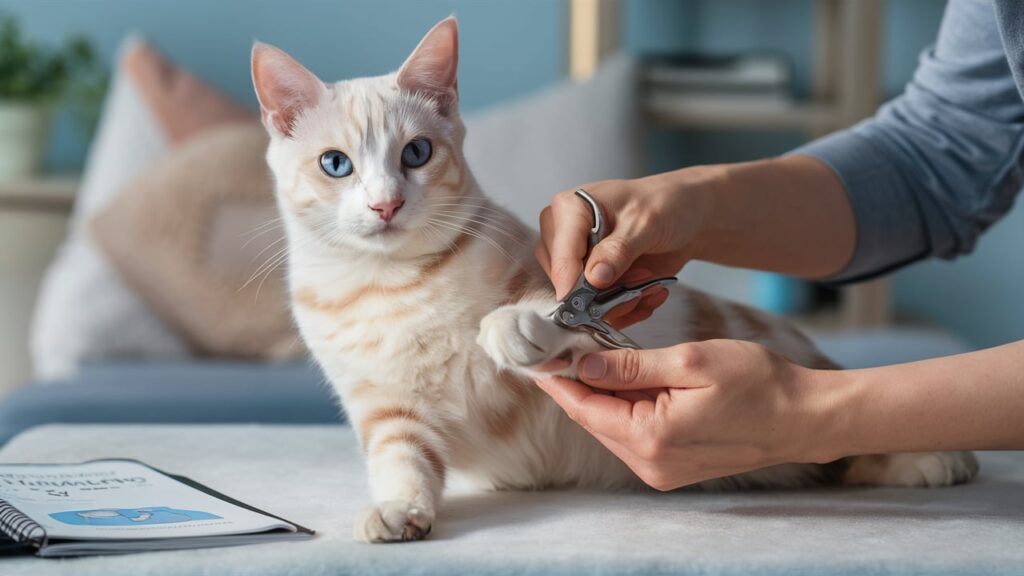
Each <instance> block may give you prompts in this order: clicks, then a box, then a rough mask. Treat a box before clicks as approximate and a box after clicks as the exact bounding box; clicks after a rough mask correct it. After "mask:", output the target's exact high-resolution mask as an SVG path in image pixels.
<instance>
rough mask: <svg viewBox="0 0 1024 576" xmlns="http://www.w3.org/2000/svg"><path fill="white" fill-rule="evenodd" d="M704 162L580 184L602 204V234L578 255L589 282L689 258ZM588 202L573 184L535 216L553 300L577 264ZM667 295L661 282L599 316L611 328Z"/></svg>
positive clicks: (652, 273)
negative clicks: (648, 174)
mask: <svg viewBox="0 0 1024 576" xmlns="http://www.w3.org/2000/svg"><path fill="white" fill-rule="evenodd" d="M709 170H711V169H710V168H703V167H697V168H688V169H684V170H680V171H677V172H675V173H671V176H672V177H671V178H666V177H664V175H659V176H652V177H648V178H640V179H636V180H605V181H603V182H594V183H591V184H587V185H585V186H583V188H584V189H585V190H586V191H587V192H588V193H590V195H591V196H593V197H594V198H595V199H596V200H597V202H598V204H600V206H601V208H602V209H603V211H604V216H605V220H606V225H607V228H608V230H609V233H608V235H607V236H606V237H605V238H604V239H603V240H602V241H601V242H599V243H598V244H597V246H595V247H594V249H593V250H592V252H591V254H590V257H589V258H588V259H587V261H586V263H585V264H586V275H587V280H588V281H589V282H590V283H591V284H593V285H594V286H595V287H597V288H607V287H609V286H611V285H613V284H614V283H615V282H616V281H619V280H621V281H623V282H628V283H635V282H642V281H645V280H649V279H652V278H656V277H659V276H672V275H674V274H676V273H677V272H679V270H680V269H681V268H682V267H683V265H684V264H685V263H686V262H687V261H688V260H690V259H691V258H693V255H694V251H695V242H694V239H695V237H696V236H697V233H698V231H699V229H700V227H701V223H702V220H703V217H704V210H705V209H704V200H703V193H702V191H703V189H704V188H706V187H707V183H708V182H709V181H710V180H711V179H710V178H709V177H708V175H707V174H706V172H707V171H709ZM592 225H593V221H592V215H591V212H590V208H589V207H588V206H587V204H586V203H585V202H583V201H582V200H580V199H579V198H578V197H577V196H576V195H575V188H573V189H572V190H566V191H563V192H559V193H558V194H556V195H555V197H554V198H553V199H552V201H551V205H550V206H548V207H547V208H545V209H544V210H543V211H542V212H541V215H540V230H541V240H540V242H539V243H538V245H537V251H536V256H537V260H538V261H539V262H540V264H541V266H542V267H543V268H544V271H545V272H547V274H548V276H549V277H550V278H551V281H552V283H553V284H554V286H555V295H556V297H557V298H558V299H559V300H561V299H562V298H564V297H565V296H566V295H567V294H568V293H569V291H570V290H571V289H572V287H573V284H574V283H575V282H576V279H577V278H578V277H579V275H580V272H582V271H583V269H584V260H583V259H584V256H586V253H587V237H588V235H589V232H590V228H591V226H592ZM667 297H668V291H667V290H666V289H665V288H661V287H659V288H655V289H652V290H649V291H648V293H647V294H645V295H644V296H643V297H642V298H639V299H636V300H633V301H632V302H630V303H627V304H624V305H622V306H620V307H618V308H617V309H616V310H614V311H612V312H611V313H609V314H608V315H607V316H606V317H605V319H606V320H608V321H609V322H611V323H612V324H614V325H616V326H617V327H620V328H621V327H623V326H628V325H629V324H633V323H635V322H639V321H640V320H643V319H645V318H647V317H648V316H650V315H651V313H652V312H653V311H654V310H655V309H656V308H657V307H658V306H660V305H661V304H662V303H664V302H665V300H666V298H667Z"/></svg>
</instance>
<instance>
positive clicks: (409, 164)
mask: <svg viewBox="0 0 1024 576" xmlns="http://www.w3.org/2000/svg"><path fill="white" fill-rule="evenodd" d="M433 153H434V149H433V147H432V146H431V145H430V140H427V139H426V138H417V139H415V140H413V141H411V142H409V143H408V144H406V145H405V148H403V149H402V166H405V167H406V168H419V167H420V166H423V165H424V164H426V163H427V161H428V160H430V155H431V154H433Z"/></svg>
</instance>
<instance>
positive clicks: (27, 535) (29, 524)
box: [0, 499, 46, 548]
mask: <svg viewBox="0 0 1024 576" xmlns="http://www.w3.org/2000/svg"><path fill="white" fill-rule="evenodd" d="M0 532H3V533H4V534H6V535H7V536H8V537H9V538H10V539H11V540H14V541H15V542H17V543H18V544H21V545H23V546H33V547H35V548H41V547H43V546H45V545H46V529H45V528H43V527H42V526H40V525H39V524H38V523H37V522H36V521H35V520H33V519H31V518H29V517H28V516H26V515H25V514H22V512H21V510H18V509H17V508H15V507H14V506H12V505H11V504H10V503H9V502H7V501H6V500H2V499H0Z"/></svg>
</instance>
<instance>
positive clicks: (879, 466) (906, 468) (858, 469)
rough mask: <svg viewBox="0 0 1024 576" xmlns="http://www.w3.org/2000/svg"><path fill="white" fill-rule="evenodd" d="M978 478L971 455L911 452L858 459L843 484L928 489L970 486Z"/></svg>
mask: <svg viewBox="0 0 1024 576" xmlns="http://www.w3.org/2000/svg"><path fill="white" fill-rule="evenodd" d="M977 474H978V460H977V458H975V457H974V454H973V453H971V452H910V453H905V454H880V455H873V456H858V457H856V458H854V459H853V462H852V463H851V464H850V469H849V470H848V471H847V472H846V476H845V478H844V481H845V483H846V484H861V485H865V484H866V485H874V486H911V487H929V488H935V487H940V486H952V485H954V484H963V483H964V482H969V481H970V480H971V479H973V478H974V477H975V476H976V475H977Z"/></svg>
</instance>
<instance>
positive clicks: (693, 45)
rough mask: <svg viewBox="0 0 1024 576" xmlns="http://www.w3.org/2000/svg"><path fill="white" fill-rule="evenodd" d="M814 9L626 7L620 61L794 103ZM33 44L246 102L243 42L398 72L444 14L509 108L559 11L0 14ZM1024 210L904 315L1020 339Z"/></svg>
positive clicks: (698, 156)
mask: <svg viewBox="0 0 1024 576" xmlns="http://www.w3.org/2000/svg"><path fill="white" fill-rule="evenodd" d="M815 4H816V3H815V2H814V0H772V1H770V2H764V1H761V0H625V2H624V8H623V10H624V26H625V27H624V34H623V41H624V44H625V46H626V48H627V50H629V51H631V52H633V53H638V54H647V53H656V52H664V51H672V50H676V51H678V50H711V51H719V52H735V51H738V50H746V49H762V50H763V49H768V50H773V51H776V52H778V53H781V54H783V55H785V56H786V57H787V58H789V60H790V61H791V62H792V63H793V66H794V72H795V79H796V89H797V92H798V94H800V95H806V94H807V92H808V90H809V86H810V64H811V61H812V57H813V56H812V51H813V42H812V34H811V29H812V25H813V20H814V17H813V14H814V9H815V8H814V6H815ZM885 6H886V8H885V20H886V28H885V30H884V33H883V38H884V44H885V46H884V55H885V56H884V58H885V63H884V64H885V67H884V78H883V85H884V87H885V91H886V94H887V96H894V95H896V94H898V93H899V92H900V91H901V89H902V86H903V85H904V84H905V83H906V81H907V80H908V79H909V78H910V75H911V74H912V72H913V70H914V67H915V65H916V62H917V55H918V53H919V52H920V50H921V49H922V48H924V47H925V46H926V45H927V44H929V43H930V42H931V41H932V39H933V38H934V35H935V32H936V30H937V29H938V23H939V19H940V17H941V14H942V10H943V6H944V2H942V1H941V0H888V1H887V2H886V3H885ZM0 10H8V11H11V12H13V13H15V14H17V15H18V16H20V17H21V18H22V20H23V23H24V24H25V26H26V28H27V32H28V33H29V34H31V35H32V36H34V37H36V38H39V39H41V40H44V41H52V42H57V41H60V40H62V39H63V38H64V37H65V36H66V35H67V34H69V33H72V32H82V33H85V34H88V35H89V36H91V37H92V38H93V39H94V40H95V41H96V42H97V44H98V46H99V49H100V52H101V54H102V55H103V57H104V58H105V59H106V60H107V61H108V62H109V61H110V60H111V59H112V57H113V54H114V52H115V50H116V47H117V45H118V43H119V42H120V39H121V38H122V37H123V36H124V34H125V33H127V32H128V31H130V30H139V31H142V32H143V33H145V34H146V35H147V36H148V37H149V38H151V39H152V41H153V42H154V43H156V44H157V45H158V46H159V47H160V48H161V49H162V50H163V51H165V52H166V53H167V54H168V55H169V56H170V57H171V58H172V59H174V60H175V61H177V62H180V63H181V64H182V65H184V66H185V67H186V68H188V69H190V70H192V71H194V72H195V73H197V74H198V75H199V76H201V77H203V78H205V79H206V80H208V81H209V82H211V83H213V84H215V85H217V86H219V87H221V88H223V89H224V90H225V91H226V92H228V93H229V94H231V95H233V96H235V97H236V98H238V99H240V100H242V101H245V102H248V103H250V104H255V99H254V97H253V95H252V92H251V88H250V86H249V78H248V52H249V46H250V44H251V41H252V39H253V38H259V39H261V40H264V41H267V42H271V43H275V44H277V45H279V46H281V47H282V48H284V49H286V50H288V51H290V52H291V53H292V54H294V55H295V56H296V57H297V58H299V59H300V60H301V61H303V62H304V63H305V64H306V65H307V66H309V67H310V68H311V69H312V70H313V71H314V72H317V73H318V74H320V75H321V76H323V77H324V78H325V79H340V78H347V77H352V76H360V75H366V74H380V73H384V72H386V71H389V70H392V69H394V68H396V67H397V66H398V65H399V64H400V63H401V62H402V60H403V59H404V58H405V56H406V55H407V54H408V52H409V51H410V50H411V49H412V48H413V46H415V44H416V42H417V41H418V39H419V38H420V36H421V35H422V34H423V33H424V32H425V31H426V30H427V29H428V28H429V27H430V26H431V25H432V24H433V23H434V22H436V21H437V20H439V19H440V18H443V17H444V16H446V15H448V14H450V13H452V12H454V13H456V14H457V15H458V17H459V19H460V22H461V24H462V42H463V44H462V62H461V75H460V78H461V79H460V88H461V90H462V99H463V104H464V106H465V108H467V109H470V110H472V109H476V108H480V107H482V106H485V105H488V104H491V103H494V102H498V101H501V100H503V99H506V98H512V97H516V96H519V95H522V94H525V93H528V92H531V91H533V90H536V89H538V88H540V87H542V86H544V85H546V84H549V83H551V82H555V81H557V80H558V79H560V78H561V77H563V75H564V72H565V30H566V26H567V21H566V17H567V7H566V3H565V2H564V1H561V0H486V1H485V0H429V1H428V0H287V1H285V0H171V1H168V0H88V1H86V0H0ZM57 132H58V133H57V134H56V136H57V137H56V138H55V146H54V150H53V151H52V153H51V159H50V163H51V166H53V167H55V168H64V169H74V168H76V167H78V166H80V164H81V161H82V158H83V156H84V150H85V142H84V140H83V139H82V138H81V137H80V135H77V134H76V132H75V131H74V130H73V128H72V125H71V124H70V123H68V122H62V123H61V124H60V125H59V126H58V127H57ZM802 140H803V136H802V135H800V134H779V133H766V132H690V133H685V134H681V133H679V132H675V131H659V132H658V133H656V134H655V135H654V136H653V148H652V152H653V153H654V154H653V156H654V160H655V161H654V167H657V168H660V169H669V168H674V167H678V166H683V165H688V164H695V163H705V162H723V161H737V160H749V159H752V158H758V157H764V156H770V155H774V154H779V153H782V152H785V151H787V150H789V149H791V148H792V147H794V146H796V145H798V144H799V143H800V142H801V141H802ZM1022 248H1024V209H1022V208H1020V207H1018V208H1017V209H1016V210H1015V211H1014V212H1013V213H1012V214H1011V215H1010V216H1009V218H1007V219H1006V220H1005V221H1004V222H1002V223H1000V224H999V225H997V226H996V227H994V229H993V230H992V231H991V232H990V233H989V234H988V235H986V237H985V238H983V239H982V242H981V243H980V246H979V248H978V250H977V251H976V252H975V254H973V255H971V256H969V257H967V258H962V259H960V260H957V261H955V262H953V263H946V262H929V263H924V264H920V265H917V266H914V267H912V268H910V269H908V270H906V271H903V272H900V273H898V274H897V275H896V276H895V278H894V286H895V295H896V302H897V305H898V308H899V310H900V311H901V312H906V313H910V314H916V315H920V316H922V317H925V318H928V319H931V320H934V321H938V322H940V323H943V324H945V325H947V326H949V327H951V328H953V329H955V330H956V331H958V332H959V333H961V334H963V335H964V336H966V337H968V338H969V339H970V340H971V341H973V342H974V343H975V344H977V345H989V344H995V343H999V342H1005V341H1009V340H1012V339H1019V338H1024V306H1022V305H1020V303H1019V296H1018V295H1019V294H1022V293H1024V264H1022V263H1021V258H1020V251H1021V249H1022Z"/></svg>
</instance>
